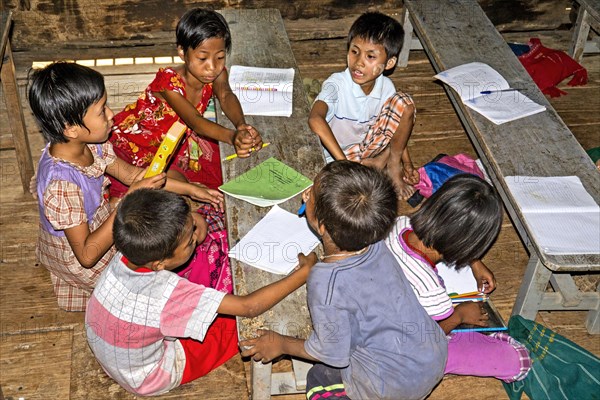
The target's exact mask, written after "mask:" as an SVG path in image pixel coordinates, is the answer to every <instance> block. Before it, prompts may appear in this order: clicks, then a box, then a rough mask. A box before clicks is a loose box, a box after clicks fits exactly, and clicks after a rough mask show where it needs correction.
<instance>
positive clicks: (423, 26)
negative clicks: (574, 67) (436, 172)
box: [403, 0, 600, 333]
mask: <svg viewBox="0 0 600 400" xmlns="http://www.w3.org/2000/svg"><path fill="white" fill-rule="evenodd" d="M404 12H405V14H404V17H403V21H404V22H405V30H406V31H407V34H406V36H407V38H406V40H405V41H406V42H408V43H410V40H411V36H412V29H413V27H414V30H415V31H416V33H417V35H418V37H419V39H420V40H421V43H422V45H423V48H424V49H425V51H426V53H427V55H428V57H429V60H430V61H431V63H432V65H433V67H434V68H435V70H436V71H437V72H440V71H444V70H447V69H449V68H452V67H455V66H458V65H461V64H465V63H469V62H473V61H479V62H483V63H486V64H489V65H490V66H491V67H492V68H494V69H496V70H497V71H498V72H499V73H500V74H501V75H502V76H504V78H505V79H506V80H507V81H508V83H509V84H510V87H518V88H524V89H525V90H526V93H527V96H528V97H530V98H531V99H532V100H533V101H535V102H537V103H540V104H542V105H544V106H545V107H546V108H547V111H545V112H543V113H539V114H536V115H533V116H530V117H527V118H523V119H519V120H516V121H512V122H508V123H505V124H502V125H495V124H493V123H492V122H491V121H489V120H487V119H486V118H485V117H483V116H481V115H480V114H478V113H477V112H475V111H473V110H471V109H470V108H468V107H466V106H465V105H463V103H462V101H461V100H460V98H459V96H458V94H457V93H455V92H454V91H453V90H452V89H450V88H447V87H446V88H445V89H446V92H447V95H448V97H449V98H450V101H451V102H452V105H453V106H454V108H455V110H456V112H457V114H458V116H459V118H460V120H461V121H462V123H463V125H464V127H465V129H466V131H467V133H468V135H469V137H470V139H471V141H472V143H473V145H474V147H475V149H476V151H477V153H478V155H479V156H480V157H481V160H482V162H483V164H484V166H485V168H486V170H487V172H488V174H489V175H490V177H491V179H492V181H493V183H494V185H495V186H496V188H497V189H498V191H499V193H500V195H501V197H502V200H503V202H504V205H505V206H506V209H507V210H508V213H509V215H510V217H511V219H512V221H513V224H514V225H515V228H516V229H517V231H518V233H519V235H520V237H521V239H522V240H523V242H524V244H525V246H526V247H527V249H528V252H529V255H530V259H529V263H528V265H527V269H526V271H525V276H524V277H523V281H522V285H521V288H520V290H519V293H518V295H517V299H516V303H515V305H514V308H513V314H519V315H522V316H523V317H525V318H529V319H534V318H535V316H536V314H537V312H538V311H540V310H588V311H589V312H588V318H587V321H586V327H587V329H588V331H589V332H590V333H600V318H599V310H600V293H598V292H597V291H596V292H581V291H580V290H579V289H578V288H577V286H576V285H575V283H574V281H573V278H572V274H578V273H585V274H591V273H597V272H598V271H600V255H598V254H591V255H575V254H573V255H560V256H558V255H550V254H547V253H546V252H545V251H544V249H543V248H541V247H540V245H539V243H537V242H536V240H535V238H534V237H533V236H532V235H531V228H530V226H529V225H528V224H527V220H526V219H525V218H523V213H522V211H521V210H520V208H519V205H518V204H517V202H516V201H515V199H514V197H513V196H512V194H511V192H510V190H509V188H508V186H507V184H506V180H505V177H507V176H516V175H528V176H563V175H575V176H578V177H579V178H580V179H581V181H582V183H583V185H584V187H585V188H586V190H587V191H588V192H589V193H590V194H591V196H592V197H593V198H594V200H596V202H597V203H598V202H599V200H600V174H599V173H598V171H597V170H596V168H595V166H594V164H593V163H592V162H591V160H590V159H589V157H588V156H587V154H586V153H585V151H584V150H583V148H582V147H581V145H580V144H579V143H578V142H577V140H576V139H575V137H574V136H573V135H572V133H571V132H570V130H569V129H568V128H567V126H566V125H565V124H564V122H563V121H562V119H561V118H560V117H559V116H558V114H557V113H556V111H555V110H554V108H552V106H551V105H550V103H549V102H548V100H547V99H546V98H545V97H544V95H543V94H542V93H541V91H540V90H539V89H538V88H537V86H536V85H535V83H534V82H533V80H532V79H531V78H530V76H529V74H528V73H527V71H526V70H525V69H524V67H523V66H522V65H521V63H520V62H519V60H518V59H517V58H516V56H515V55H514V54H513V52H512V51H511V50H510V48H509V46H508V45H507V44H506V43H505V41H504V39H503V38H502V36H501V35H500V34H499V33H498V31H497V30H496V28H495V27H494V25H493V24H492V23H491V22H490V20H489V19H488V18H487V17H486V15H485V13H484V12H483V10H482V9H481V8H480V7H479V5H478V4H477V2H476V1H475V0H455V1H443V2H438V1H436V0H419V1H417V0H404ZM406 22H408V24H407V23H406ZM403 56H404V57H406V59H407V57H408V54H407V53H405V54H403ZM406 59H405V60H404V61H406ZM440 150H443V149H440ZM548 283H550V284H551V285H552V288H553V289H554V292H548V291H547V290H546V289H547V287H548Z"/></svg>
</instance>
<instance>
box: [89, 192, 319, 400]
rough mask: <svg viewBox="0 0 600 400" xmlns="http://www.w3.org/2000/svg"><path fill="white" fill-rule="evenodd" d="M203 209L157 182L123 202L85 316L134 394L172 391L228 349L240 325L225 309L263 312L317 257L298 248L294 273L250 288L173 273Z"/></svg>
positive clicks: (196, 238)
mask: <svg viewBox="0 0 600 400" xmlns="http://www.w3.org/2000/svg"><path fill="white" fill-rule="evenodd" d="M199 218H201V217H200V216H199V215H198V214H197V213H193V212H191V210H190V206H189V204H188V203H187V202H186V200H185V199H184V198H182V197H181V196H178V195H175V194H173V193H169V192H166V191H163V190H149V189H143V190H138V191H135V192H134V193H131V194H129V195H127V196H125V198H124V199H123V200H122V201H121V203H120V204H119V208H118V210H117V216H116V219H115V223H114V237H115V246H116V248H117V250H118V251H119V252H118V253H117V254H116V255H115V256H114V257H113V259H112V261H111V262H110V264H109V266H108V268H106V270H105V271H104V272H103V273H102V275H101V276H100V279H99V280H98V283H97V285H96V289H94V292H93V294H92V298H91V299H90V301H89V304H88V307H87V310H86V314H85V322H86V330H87V338H88V343H89V345H90V347H91V348H92V351H93V352H94V355H95V356H96V358H97V359H98V362H99V363H100V364H101V365H102V367H103V368H104V370H105V371H106V373H107V374H108V375H110V376H111V377H112V378H113V379H114V380H116V381H117V382H118V383H119V384H120V385H121V386H122V387H124V388H125V389H127V390H128V391H130V392H132V393H135V394H139V395H146V396H150V395H158V394H161V393H165V392H168V391H169V390H171V389H173V388H175V387H177V386H179V385H180V384H183V383H186V382H190V381H192V380H194V379H197V378H199V377H201V376H203V375H206V374H207V373H208V372H210V371H211V370H213V369H215V368H217V367H218V366H219V365H221V364H222V363H224V362H225V361H227V360H228V359H230V358H231V357H233V356H234V355H235V354H236V353H237V352H238V345H237V331H236V324H235V318H233V317H230V316H234V315H235V316H244V317H255V316H257V315H259V314H261V313H263V312H265V311H266V310H268V309H269V308H271V307H272V306H273V305H275V304H276V303H278V302H279V301H281V300H282V299H283V298H284V297H285V296H287V295H288V294H290V293H291V292H293V291H294V290H296V289H297V288H299V287H300V286H301V285H303V284H304V282H305V281H306V278H307V276H308V273H309V271H310V269H311V267H312V266H313V265H314V264H315V262H316V260H317V259H316V256H315V255H314V253H313V254H311V255H309V256H307V257H305V256H304V255H302V254H300V255H299V258H300V259H299V261H300V266H299V267H298V268H297V269H296V270H295V271H294V272H292V273H291V274H290V275H288V276H287V277H285V278H283V279H281V280H280V281H278V282H275V283H272V284H270V285H268V286H265V287H263V288H261V289H259V290H257V291H255V292H253V293H250V294H249V295H246V296H235V295H231V294H226V293H223V292H221V291H217V290H215V289H214V288H212V287H208V286H206V283H207V282H201V281H196V282H192V281H189V280H187V279H185V278H182V277H180V276H178V275H177V274H175V273H174V272H172V271H173V270H175V269H177V268H178V267H180V266H181V265H182V264H184V263H185V262H186V261H187V260H188V259H189V258H190V257H191V256H192V254H193V253H194V250H195V248H196V245H197V243H198V242H201V241H202V240H203V239H204V237H203V235H204V234H205V233H206V231H205V230H201V229H199V228H200V227H201V226H202V220H201V219H200V220H199ZM217 284H219V283H218V282H217ZM217 314H225V315H228V316H225V315H217Z"/></svg>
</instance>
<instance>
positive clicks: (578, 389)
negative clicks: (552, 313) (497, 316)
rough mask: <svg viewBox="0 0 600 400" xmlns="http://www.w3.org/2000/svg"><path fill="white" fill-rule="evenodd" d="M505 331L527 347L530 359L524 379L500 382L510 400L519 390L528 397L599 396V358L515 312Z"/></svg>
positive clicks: (556, 399) (534, 399)
mask: <svg viewBox="0 0 600 400" xmlns="http://www.w3.org/2000/svg"><path fill="white" fill-rule="evenodd" d="M508 334H509V335H510V336H512V337H513V338H515V339H516V340H518V341H519V342H521V343H523V344H524V345H525V346H526V347H527V349H528V350H529V353H530V356H531V361H532V364H531V370H530V371H529V374H528V375H527V377H526V378H525V379H524V380H522V381H519V382H513V383H504V389H506V392H507V393H508V397H509V398H510V399H511V400H518V399H520V398H521V395H522V394H523V392H525V394H527V396H529V398H530V399H532V400H545V399H548V400H559V399H565V400H573V399H577V400H584V399H600V358H598V357H596V356H594V355H593V354H592V353H590V352H588V351H587V350H585V349H583V348H581V347H580V346H578V345H576V344H575V343H573V342H571V341H570V340H568V339H566V338H564V337H563V336H561V335H559V334H558V333H556V332H554V331H552V330H551V329H549V328H546V327H545V326H543V325H540V324H538V323H536V322H533V321H530V320H528V319H524V318H523V317H521V316H519V315H514V316H512V317H511V318H510V320H509V322H508Z"/></svg>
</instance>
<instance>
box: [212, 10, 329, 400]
mask: <svg viewBox="0 0 600 400" xmlns="http://www.w3.org/2000/svg"><path fill="white" fill-rule="evenodd" d="M220 12H221V13H222V14H223V16H224V17H225V19H226V20H227V22H228V24H229V28H230V30H231V36H232V44H233V45H232V50H231V54H230V55H229V56H228V57H227V65H228V67H231V65H245V66H255V67H272V68H294V69H295V75H294V93H293V113H292V116H291V117H289V118H283V117H264V116H247V117H246V122H248V123H249V124H251V125H253V126H254V127H256V128H257V129H258V130H259V131H260V132H261V134H262V137H263V140H264V141H265V142H270V143H271V145H270V146H269V147H267V148H265V149H264V150H262V151H260V152H259V153H257V154H255V155H253V156H252V157H250V158H247V159H239V158H237V159H234V160H230V161H224V162H223V180H224V181H225V182H227V181H229V180H230V179H233V178H235V177H237V176H239V175H240V174H242V173H244V172H246V171H247V170H249V169H250V168H252V167H254V166H256V165H258V164H259V163H260V162H262V161H264V160H266V159H268V158H269V157H275V158H277V159H279V160H280V161H282V162H284V163H285V164H287V165H289V166H290V167H292V168H294V169H295V170H297V171H299V172H300V173H302V174H303V175H305V176H307V177H308V178H310V179H313V178H314V176H315V175H316V174H317V172H318V171H319V170H320V169H321V168H322V167H323V165H324V164H325V162H324V159H323V152H322V150H321V147H320V144H319V141H318V138H317V136H316V135H314V134H313V133H311V131H310V130H309V128H308V123H307V121H308V112H309V105H308V100H307V98H306V94H305V91H304V87H303V85H302V79H301V77H300V74H299V71H298V68H297V66H296V61H295V59H294V55H293V53H292V49H291V47H290V43H289V40H288V37H287V34H286V31H285V28H284V25H283V20H282V19H281V16H280V14H279V11H278V10H275V9H260V10H224V11H220ZM221 115H222V114H221V112H220V111H219V110H218V111H217V116H218V117H220V116H221ZM222 119H225V118H222ZM225 124H226V125H227V124H229V121H226V123H225ZM228 126H231V125H228ZM233 152H234V150H233V147H231V146H221V155H222V158H223V157H225V156H227V155H229V154H232V153H233ZM300 204H301V198H300V196H296V197H294V198H292V199H290V200H288V201H286V202H285V203H283V204H280V206H281V207H282V208H284V209H286V210H288V211H290V212H296V211H297V210H298V207H299V206H300ZM267 211H268V208H260V207H257V206H254V205H252V204H250V203H247V202H245V201H242V200H238V199H235V198H232V197H227V198H226V214H227V228H228V232H229V244H230V246H231V247H233V246H234V245H235V244H236V243H237V242H238V241H239V240H240V239H241V238H242V237H244V235H246V233H247V232H248V231H250V229H252V227H253V226H254V225H256V223H257V222H258V221H260V219H261V218H262V217H263V216H264V215H265V214H266V213H267ZM231 266H232V269H233V274H234V283H235V292H236V293H237V294H246V293H249V292H253V291H255V290H256V289H258V288H261V287H263V286H265V285H267V284H269V283H271V282H274V281H276V280H279V279H281V276H278V275H274V274H270V273H267V272H264V271H261V270H259V269H257V268H254V267H251V266H248V265H246V264H244V263H241V262H238V261H236V260H234V259H231ZM261 327H266V328H269V329H272V330H274V331H277V332H280V333H282V334H287V335H291V336H297V337H302V338H306V337H307V336H308V334H309V333H310V331H311V329H312V328H311V322H310V317H309V314H308V308H307V305H306V290H305V288H304V287H302V288H300V289H298V290H297V291H296V292H294V293H292V294H291V295H289V296H288V297H287V298H286V299H285V300H283V301H282V302H281V303H279V304H278V305H276V306H275V307H273V309H271V310H270V311H267V312H266V313H264V314H263V315H262V316H260V317H257V318H255V319H252V320H250V319H245V318H238V333H239V337H240V339H243V338H250V337H253V335H254V334H255V331H256V329H258V328H261ZM292 363H293V371H292V372H281V373H272V369H271V368H272V367H271V364H262V363H260V362H254V361H252V367H251V369H252V398H253V399H260V400H263V399H268V398H270V396H271V395H276V394H285V393H299V392H303V391H304V389H305V385H306V373H307V371H308V369H309V368H310V366H311V365H310V364H308V363H304V362H302V361H299V360H292Z"/></svg>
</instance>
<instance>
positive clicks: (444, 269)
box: [436, 263, 478, 294]
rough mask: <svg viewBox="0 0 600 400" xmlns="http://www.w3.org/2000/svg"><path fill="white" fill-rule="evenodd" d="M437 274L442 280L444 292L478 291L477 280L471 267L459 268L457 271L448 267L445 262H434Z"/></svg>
mask: <svg viewBox="0 0 600 400" xmlns="http://www.w3.org/2000/svg"><path fill="white" fill-rule="evenodd" d="M436 268H437V270H438V274H439V275H440V277H441V278H442V279H443V280H444V285H445V286H446V292H447V293H448V294H451V293H458V294H461V293H471V292H476V291H478V289H477V281H476V280H475V277H474V276H473V271H472V270H471V267H465V268H461V269H460V270H459V271H457V270H456V269H454V268H450V267H448V265H446V264H445V263H438V264H436Z"/></svg>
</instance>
